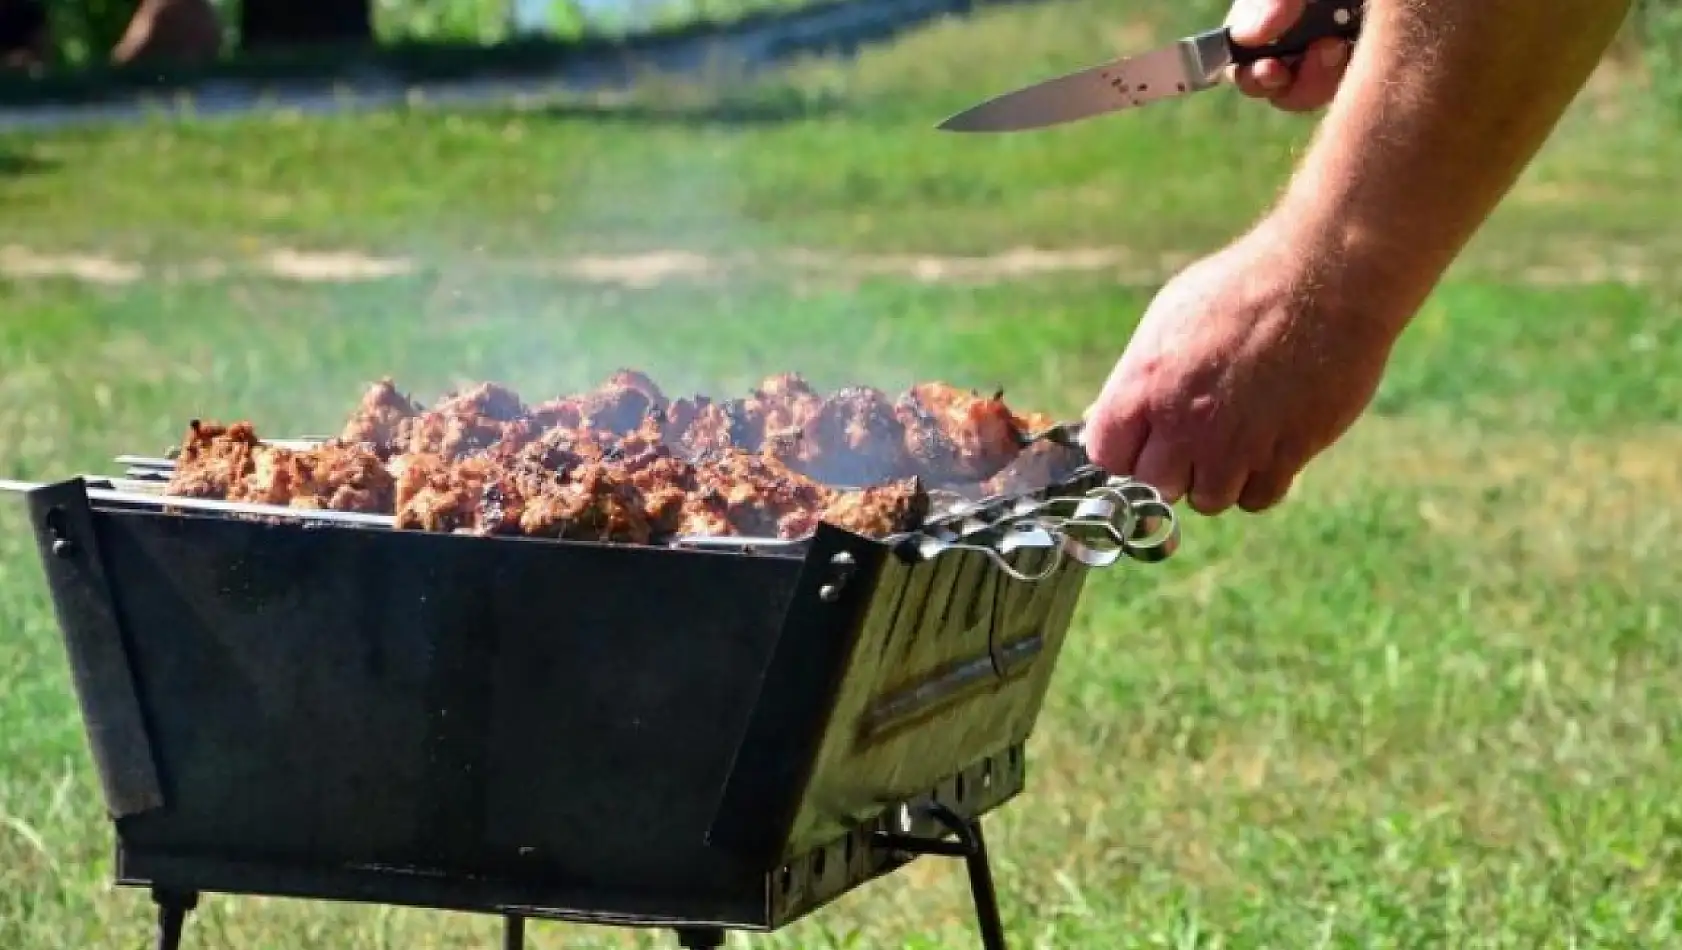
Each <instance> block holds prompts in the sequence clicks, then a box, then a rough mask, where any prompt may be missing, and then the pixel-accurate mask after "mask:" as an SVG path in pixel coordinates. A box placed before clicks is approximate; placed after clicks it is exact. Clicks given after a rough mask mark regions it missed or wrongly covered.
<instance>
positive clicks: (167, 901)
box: [152, 888, 199, 950]
mask: <svg viewBox="0 0 1682 950" xmlns="http://www.w3.org/2000/svg"><path fill="white" fill-rule="evenodd" d="M152 903H154V904H156V905H158V950H180V948H181V931H182V930H183V929H184V928H185V927H186V926H187V915H188V914H190V913H192V912H193V909H194V908H196V907H198V906H199V895H198V892H196V891H166V890H161V889H159V888H153V889H152Z"/></svg>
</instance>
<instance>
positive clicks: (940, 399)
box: [896, 383, 1021, 485]
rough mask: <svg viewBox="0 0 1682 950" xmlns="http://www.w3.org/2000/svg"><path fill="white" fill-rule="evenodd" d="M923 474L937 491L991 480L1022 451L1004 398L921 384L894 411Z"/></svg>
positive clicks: (1017, 432)
mask: <svg viewBox="0 0 1682 950" xmlns="http://www.w3.org/2000/svg"><path fill="white" fill-rule="evenodd" d="M896 410H897V413H898V415H899V418H900V420H901V421H902V422H903V423H904V425H905V429H906V436H905V442H906V448H907V450H908V451H909V452H910V454H911V456H912V457H913V458H914V459H915V460H916V462H917V466H918V469H919V472H918V473H919V474H920V475H922V476H923V477H924V478H926V479H928V480H929V481H930V482H932V483H934V484H937V485H945V484H961V483H964V482H977V481H983V480H985V479H988V478H992V477H993V476H994V475H996V474H998V472H999V470H1000V469H1002V468H1004V467H1005V466H1006V465H1009V464H1010V462H1011V460H1013V459H1015V458H1016V456H1017V454H1018V453H1019V452H1020V451H1021V439H1020V436H1021V433H1020V431H1019V429H1018V428H1017V420H1016V418H1015V417H1014V416H1012V414H1011V412H1010V409H1009V407H1007V406H1006V405H1005V402H1004V394H1003V393H996V394H994V395H992V396H983V395H981V394H980V393H977V392H975V391H973V390H968V389H961V388H959V387H956V386H951V385H948V384H946V383H919V384H917V385H916V386H913V387H911V389H910V391H909V392H907V393H906V394H905V395H904V397H902V398H901V399H900V401H899V403H898V405H897V406H896Z"/></svg>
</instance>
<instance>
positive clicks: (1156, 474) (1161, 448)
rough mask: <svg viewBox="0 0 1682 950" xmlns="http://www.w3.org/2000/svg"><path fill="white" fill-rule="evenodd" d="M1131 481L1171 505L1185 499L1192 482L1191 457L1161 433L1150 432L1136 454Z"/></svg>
mask: <svg viewBox="0 0 1682 950" xmlns="http://www.w3.org/2000/svg"><path fill="white" fill-rule="evenodd" d="M1133 477H1134V478H1136V479H1138V480H1139V481H1141V482H1144V483H1145V484H1147V485H1149V486H1151V487H1152V488H1155V489H1156V490H1157V492H1159V493H1160V494H1161V495H1162V500H1163V501H1166V502H1168V503H1169V504H1170V505H1172V504H1174V503H1175V502H1177V501H1179V500H1180V499H1181V498H1183V497H1184V496H1185V493H1186V489H1187V488H1189V487H1190V482H1191V457H1190V455H1188V454H1187V453H1186V451H1185V449H1184V448H1183V447H1181V446H1180V445H1178V444H1176V443H1174V442H1171V441H1169V440H1168V439H1167V438H1165V437H1164V436H1163V435H1162V434H1161V433H1160V432H1152V433H1151V434H1150V438H1149V439H1147V440H1146V441H1145V447H1144V448H1143V449H1141V450H1140V452H1139V464H1138V465H1136V466H1134V468H1133Z"/></svg>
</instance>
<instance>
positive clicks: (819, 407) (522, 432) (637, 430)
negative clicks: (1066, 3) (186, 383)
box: [167, 369, 1078, 544]
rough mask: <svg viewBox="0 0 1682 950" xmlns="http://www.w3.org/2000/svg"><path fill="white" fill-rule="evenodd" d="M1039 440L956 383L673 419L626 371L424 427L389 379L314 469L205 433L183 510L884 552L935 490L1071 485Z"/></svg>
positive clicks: (184, 484)
mask: <svg viewBox="0 0 1682 950" xmlns="http://www.w3.org/2000/svg"><path fill="white" fill-rule="evenodd" d="M1031 425H1035V426H1036V427H1037V425H1038V422H1037V419H1035V417H1024V416H1018V415H1015V414H1013V413H1012V412H1011V411H1010V410H1009V409H1008V408H1007V407H1006V406H1005V404H1004V400H1003V398H1002V395H999V394H995V395H993V396H991V397H988V396H983V395H981V394H979V393H976V392H972V391H969V390H963V389H958V388H956V387H953V386H949V385H946V384H944V383H924V384H920V385H917V386H913V387H912V388H911V389H910V390H909V391H907V392H906V393H904V394H903V395H901V396H900V397H898V398H897V399H895V398H893V397H890V396H889V395H888V394H886V393H884V392H882V391H880V390H876V389H871V388H868V387H863V386H853V387H847V388H844V389H841V390H840V391H838V392H834V393H832V394H830V395H828V396H824V395H820V394H819V393H818V392H817V391H816V390H815V389H814V388H813V387H812V386H811V385H810V384H809V383H807V382H806V380H804V379H802V378H801V377H800V376H798V375H794V374H783V375H778V376H772V377H769V378H767V379H765V380H763V381H762V382H761V383H760V384H759V385H758V386H757V387H755V388H754V389H752V390H751V391H750V392H749V394H748V395H747V396H746V397H745V398H741V399H731V400H715V399H711V398H708V397H706V396H699V395H697V396H692V397H685V398H679V399H671V398H668V396H667V395H666V394H665V393H664V392H663V391H662V390H661V389H660V387H659V386H658V385H657V384H655V382H654V381H653V380H652V379H650V378H648V377H647V376H646V375H644V374H642V373H639V372H636V371H634V370H629V369H626V370H620V371H619V372H616V373H614V374H613V375H612V376H610V377H609V378H608V379H607V380H605V381H604V382H603V383H602V384H601V385H600V386H598V387H596V388H595V389H592V390H590V391H588V392H583V393H574V394H570V395H564V396H561V397H559V398H556V399H552V400H549V401H546V402H541V403H537V404H534V405H528V404H527V403H525V402H524V401H523V400H522V399H521V398H520V396H519V395H518V394H517V393H515V392H514V391H513V390H511V389H509V388H507V387H505V386H501V385H499V384H496V383H488V382H487V383H480V384H477V385H474V386H471V387H468V388H465V389H462V390H459V391H457V392H453V393H450V394H448V395H446V396H445V397H443V398H442V399H440V400H438V401H437V402H436V403H434V404H433V405H432V406H431V407H429V408H423V407H422V406H421V404H419V403H417V402H415V401H414V400H412V399H410V398H409V397H407V396H404V395H403V394H402V393H401V392H399V391H398V389H397V387H396V385H395V384H394V383H393V382H392V380H390V379H384V380H381V381H379V382H377V383H375V384H374V385H373V386H371V387H369V388H368V389H367V390H366V391H365V392H364V393H363V396H362V399H361V402H360V403H359V404H358V406H357V407H356V409H355V410H354V412H353V413H352V415H351V417H350V418H349V419H348V420H347V421H346V423H345V425H344V427H343V429H342V430H341V432H340V436H339V438H338V439H336V440H334V441H331V442H328V443H326V444H324V445H322V446H319V447H317V448H314V449H310V450H308V451H290V450H286V449H281V448H278V447H275V446H271V445H266V444H264V443H262V442H261V441H260V440H259V439H258V438H257V436H256V433H255V431H254V430H253V428H252V426H251V424H250V423H245V422H241V423H236V424H234V425H231V426H221V425H217V424H214V423H204V424H201V423H198V422H195V423H194V424H193V426H192V429H191V431H190V432H189V434H188V438H187V440H186V442H185V443H184V445H183V448H182V451H181V456H180V460H179V462H178V463H177V467H176V471H175V473H174V477H173V478H172V479H171V481H170V483H169V486H168V488H167V492H168V493H169V494H174V495H183V496H192V497H198V498H222V499H228V500H231V501H246V502H257V503H264V504H275V505H287V506H291V507H297V508H331V509H335V510H342V511H366V512H378V513H390V514H392V515H393V516H394V522H395V524H396V526H397V527H398V528H400V529H404V530H416V531H433V532H466V533H472V534H485V535H524V536H531V537H547V538H566V539H574V540H589V541H606V542H622V543H631V544H644V543H650V542H656V541H659V540H661V539H664V538H668V537H670V536H673V535H703V536H719V535H736V536H754V537H766V536H775V537H782V538H799V537H804V536H805V535H808V534H810V533H811V532H812V531H813V530H814V529H815V528H816V527H817V525H818V524H819V523H822V522H827V523H829V524H833V525H836V526H839V527H842V528H845V529H847V530H850V531H854V532H857V533H860V534H864V535H867V536H871V537H884V536H888V535H892V534H895V533H899V532H903V531H909V530H914V529H915V528H917V527H918V526H919V525H921V524H922V522H923V521H924V520H925V519H926V518H927V517H928V516H929V512H930V507H931V503H930V498H929V492H928V490H927V486H929V485H934V486H943V487H956V488H957V490H958V491H959V492H960V493H962V494H965V495H974V494H976V493H987V494H991V493H994V491H995V490H997V491H1001V492H1002V491H1006V490H1009V491H1023V490H1029V489H1031V488H1038V487H1043V486H1044V485H1045V484H1049V483H1050V482H1051V481H1053V480H1055V479H1057V478H1061V477H1063V476H1065V475H1067V474H1068V472H1069V470H1070V469H1071V468H1072V467H1073V466H1074V465H1076V464H1078V461H1074V460H1072V457H1071V456H1069V454H1068V450H1059V449H1057V448H1056V447H1050V446H1045V447H1042V446H1036V447H1035V448H1034V449H1032V450H1030V451H1029V452H1026V453H1024V452H1021V450H1020V447H1019V438H1020V433H1021V432H1022V431H1024V430H1026V429H1028V428H1029V427H1030V426H1031ZM1059 453H1061V454H1059Z"/></svg>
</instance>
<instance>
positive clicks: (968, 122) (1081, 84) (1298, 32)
mask: <svg viewBox="0 0 1682 950" xmlns="http://www.w3.org/2000/svg"><path fill="white" fill-rule="evenodd" d="M1365 8H1366V0H1308V5H1307V8H1306V10H1305V11H1304V12H1303V15H1302V18H1301V19H1300V20H1298V21H1297V22H1296V24H1295V25H1294V26H1292V27H1291V28H1290V29H1289V30H1287V31H1286V32H1285V35H1284V36H1281V37H1280V38H1279V39H1277V40H1275V41H1273V42H1271V43H1268V44H1266V45H1264V46H1239V45H1237V44H1236V43H1234V42H1233V41H1232V35H1231V33H1230V32H1229V31H1228V30H1227V29H1226V28H1224V27H1223V28H1221V29H1218V30H1210V31H1208V32H1205V33H1198V34H1196V35H1194V36H1188V37H1185V38H1183V39H1181V40H1178V41H1176V42H1175V43H1173V44H1172V45H1170V46H1167V47H1164V48H1162V49H1157V50H1152V51H1150V52H1148V53H1141V54H1139V55H1137V56H1130V57H1127V58H1124V59H1118V60H1115V61H1113V62H1109V63H1105V64H1103V65H1100V66H1093V67H1090V68H1088V69H1083V70H1080V71H1079V72H1073V73H1069V74H1068V75H1066V76H1059V77H1058V78H1056V79H1050V80H1047V81H1045V82H1041V83H1036V84H1034V85H1032V86H1027V87H1024V88H1022V89H1018V90H1016V91H1014V92H1007V93H1005V94H1004V95H1002V96H998V97H996V98H993V99H989V100H988V101H986V102H983V103H981V104H980V105H978V106H975V107H973V108H970V109H967V110H965V111H963V112H960V113H958V114H957V115H955V116H952V117H951V118H949V119H947V120H946V121H944V122H942V123H941V124H940V125H939V128H940V129H941V130H943V131H946V132H1020V131H1024V130H1027V129H1040V128H1046V127H1048V126H1053V125H1060V124H1063V123H1065V122H1076V121H1079V120H1081V119H1089V118H1092V117H1094V116H1099V115H1105V114H1107V113H1111V112H1116V111H1119V110H1122V109H1131V108H1134V107H1136V106H1142V105H1147V104H1149V103H1152V102H1158V101H1161V100H1163V99H1170V98H1175V97H1178V96H1184V95H1190V94H1191V93H1194V92H1202V91H1203V90H1205V89H1209V88H1212V87H1214V86H1217V85H1219V84H1220V83H1221V81H1222V80H1223V79H1224V78H1225V77H1226V70H1227V67H1228V66H1232V65H1235V64H1236V65H1243V64H1246V63H1253V62H1256V61H1258V60H1263V59H1274V58H1278V59H1289V58H1291V57H1295V56H1300V55H1302V54H1303V53H1305V52H1307V50H1308V47H1309V46H1310V45H1311V44H1313V43H1314V42H1316V41H1318V40H1322V39H1328V38H1339V39H1345V40H1350V41H1354V40H1355V39H1357V38H1358V37H1359V36H1360V34H1361V23H1362V20H1363V18H1364V14H1365V12H1366V10H1365Z"/></svg>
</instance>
